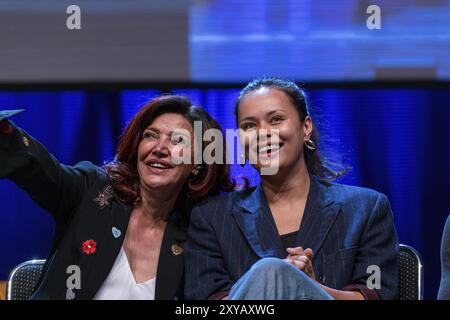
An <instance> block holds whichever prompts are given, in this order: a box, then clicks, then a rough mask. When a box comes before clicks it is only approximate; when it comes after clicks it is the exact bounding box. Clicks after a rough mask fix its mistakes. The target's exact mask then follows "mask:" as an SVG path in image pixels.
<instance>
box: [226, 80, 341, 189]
mask: <svg viewBox="0 0 450 320" xmlns="http://www.w3.org/2000/svg"><path fill="white" fill-rule="evenodd" d="M262 87H266V88H273V89H277V90H280V91H282V92H284V93H285V94H286V95H287V97H288V98H289V100H290V101H291V102H292V104H293V106H294V107H295V109H296V110H297V113H298V115H299V119H300V122H301V123H303V122H304V121H305V118H306V117H307V116H309V117H311V115H310V113H309V110H308V105H307V101H306V95H305V92H304V91H303V90H302V89H300V87H299V86H297V85H296V84H295V82H293V81H291V80H286V79H281V78H276V77H264V78H259V79H256V80H253V81H251V82H250V83H248V84H247V85H246V86H245V88H244V89H242V91H241V92H240V94H239V98H238V100H237V102H236V105H235V109H234V114H235V117H236V123H237V122H238V111H239V104H240V102H241V100H242V98H244V96H245V95H246V94H248V93H250V92H252V91H254V90H258V89H260V88H262ZM311 140H313V141H314V143H315V145H316V150H310V149H308V148H303V153H304V156H305V161H306V166H307V168H308V171H309V172H310V173H311V174H312V175H314V176H316V177H318V178H319V179H321V180H328V181H332V180H336V179H337V178H339V177H341V176H343V175H344V174H346V173H347V172H348V170H349V168H348V167H346V166H343V165H342V164H341V163H339V162H338V161H337V160H333V161H331V160H330V159H329V158H327V157H325V156H323V155H322V153H321V150H320V148H319V146H320V144H319V133H318V132H317V129H316V127H315V126H314V125H313V129H312V132H311ZM333 168H337V169H333Z"/></svg>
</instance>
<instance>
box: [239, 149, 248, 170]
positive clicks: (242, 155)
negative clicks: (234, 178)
mask: <svg viewBox="0 0 450 320" xmlns="http://www.w3.org/2000/svg"><path fill="white" fill-rule="evenodd" d="M246 160H247V159H245V153H244V152H242V154H241V162H240V163H239V164H240V165H241V167H244V166H245V161H246Z"/></svg>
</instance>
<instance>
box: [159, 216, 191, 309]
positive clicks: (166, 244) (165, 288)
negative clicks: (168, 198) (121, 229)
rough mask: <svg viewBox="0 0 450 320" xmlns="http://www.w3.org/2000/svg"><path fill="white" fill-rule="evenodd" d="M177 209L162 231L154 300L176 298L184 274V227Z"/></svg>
mask: <svg viewBox="0 0 450 320" xmlns="http://www.w3.org/2000/svg"><path fill="white" fill-rule="evenodd" d="M180 215H181V213H180V212H179V211H174V212H173V213H172V214H171V216H170V220H169V223H168V224H167V226H166V230H165V232H164V236H163V241H162V245H161V252H160V254H159V261H158V270H157V273H156V284H155V300H173V299H174V298H175V299H177V298H179V297H177V296H176V295H177V294H178V289H179V286H180V283H181V282H182V280H183V275H184V253H183V246H184V243H185V242H186V227H185V226H184V225H183V224H182V223H181V219H180V217H181V216H180Z"/></svg>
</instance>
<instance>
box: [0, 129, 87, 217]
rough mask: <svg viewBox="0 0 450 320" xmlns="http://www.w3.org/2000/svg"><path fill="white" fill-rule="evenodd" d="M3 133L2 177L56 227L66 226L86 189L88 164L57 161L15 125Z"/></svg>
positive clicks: (0, 150) (0, 135)
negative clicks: (25, 195) (67, 164)
mask: <svg viewBox="0 0 450 320" xmlns="http://www.w3.org/2000/svg"><path fill="white" fill-rule="evenodd" d="M9 124H10V125H11V126H12V130H11V131H10V132H8V133H4V132H3V133H0V178H6V179H9V180H11V181H13V182H15V183H16V185H17V186H18V187H20V188H22V189H23V190H25V191H26V192H27V193H28V195H29V196H30V197H31V198H32V200H33V201H34V202H36V203H37V204H38V205H39V206H41V207H42V208H44V209H46V210H47V211H49V212H50V213H51V214H52V216H53V217H54V219H55V221H56V223H57V225H62V224H65V223H66V222H67V221H68V219H70V217H71V215H72V214H73V213H74V212H75V211H76V209H77V207H78V205H79V204H80V202H81V198H82V195H83V192H84V190H85V189H86V188H87V184H88V180H89V179H88V175H89V171H91V172H92V171H93V170H90V169H89V167H92V168H93V167H95V166H94V165H93V164H90V165H89V163H88V162H81V163H80V164H78V165H77V166H75V167H71V166H66V165H64V164H61V163H59V162H58V160H57V159H56V158H55V157H54V156H53V155H51V154H50V153H49V152H48V151H47V149H46V148H45V147H44V146H43V145H42V144H41V143H39V142H38V141H37V140H35V139H34V138H33V137H31V136H30V135H29V134H28V133H26V132H25V131H24V130H22V129H21V128H19V127H17V126H16V125H15V124H14V123H12V122H9Z"/></svg>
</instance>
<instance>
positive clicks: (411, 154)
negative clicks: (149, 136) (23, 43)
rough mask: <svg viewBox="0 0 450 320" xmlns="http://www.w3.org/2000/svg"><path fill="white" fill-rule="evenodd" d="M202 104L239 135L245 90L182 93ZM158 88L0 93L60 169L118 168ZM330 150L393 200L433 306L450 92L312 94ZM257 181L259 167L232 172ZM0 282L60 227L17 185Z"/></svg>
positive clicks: (2, 213) (5, 214) (2, 196)
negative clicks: (122, 143)
mask: <svg viewBox="0 0 450 320" xmlns="http://www.w3.org/2000/svg"><path fill="white" fill-rule="evenodd" d="M174 92H175V93H178V94H184V95H187V96H189V97H190V98H191V99H192V100H193V101H194V103H196V104H199V105H202V106H204V107H205V108H206V109H207V110H208V111H209V112H210V113H211V114H212V115H213V116H214V117H215V118H217V119H218V120H219V121H220V123H221V124H222V126H223V127H224V128H234V126H235V123H234V116H233V107H234V102H235V99H236V96H237V93H238V89H176V90H174ZM158 94H160V91H159V90H122V91H37V92H27V91H15V92H0V109H4V108H10V109H15V108H25V109H26V110H27V111H26V112H25V113H23V114H21V115H18V116H17V117H16V118H15V119H14V121H15V122H16V123H17V124H18V125H20V126H21V127H23V128H24V129H25V130H26V131H28V132H29V133H30V134H31V135H33V136H34V137H36V138H37V139H39V140H40V141H41V142H43V144H44V145H45V146H47V148H48V150H49V151H50V152H51V153H53V154H54V155H55V156H56V157H57V158H58V159H59V160H60V161H61V162H64V163H66V164H74V163H76V162H78V161H81V160H90V161H92V162H94V163H96V164H102V163H103V162H104V161H108V160H111V159H112V158H113V156H114V146H115V144H116V142H117V138H118V136H119V134H120V132H121V130H122V129H123V128H124V126H125V125H126V123H127V121H128V120H129V119H130V118H131V117H132V116H133V114H134V113H135V112H136V111H137V110H138V109H139V107H140V106H141V105H142V104H143V103H144V102H145V101H147V100H148V99H150V98H152V97H155V96H156V95H158ZM309 100H310V105H311V111H312V114H313V116H314V119H315V121H316V123H317V124H319V129H320V130H321V133H322V134H321V136H322V140H323V142H324V143H325V146H328V147H332V150H334V151H335V152H337V154H340V155H342V156H343V158H342V160H344V162H346V163H347V164H349V165H350V166H351V167H352V170H351V171H350V173H349V174H348V175H347V176H346V177H345V178H343V179H341V182H343V183H349V184H354V185H360V186H365V187H369V188H374V189H376V190H378V191H380V192H383V193H385V194H386V195H387V196H388V197H389V199H390V201H391V205H392V208H393V211H394V215H395V223H396V227H397V231H398V234H399V237H400V241H401V242H402V243H406V244H409V245H412V246H414V247H415V248H417V249H418V250H419V251H420V253H421V254H422V257H423V260H424V265H425V288H426V292H425V293H426V298H429V299H434V298H435V297H436V294H437V288H438V285H439V278H440V260H439V247H440V239H441V234H442V229H443V226H444V222H445V219H446V217H447V215H448V214H449V213H450V165H449V164H450V148H449V146H450V90H449V89H447V90H444V89H437V88H436V89H432V88H429V89H419V88H367V89H361V88H358V89H356V88H355V89H342V88H340V89H336V88H321V89H314V90H311V91H310V92H309ZM233 173H234V174H241V173H245V174H246V175H247V176H248V177H250V179H251V181H252V182H253V183H257V177H256V175H255V173H254V171H253V169H252V168H250V167H248V166H246V167H244V168H240V167H239V166H234V168H233ZM0 203H1V207H0V279H6V278H7V276H8V273H9V271H10V270H11V268H12V267H13V266H15V265H17V264H18V263H20V262H22V261H24V260H29V259H32V258H43V257H45V256H46V252H47V250H48V248H49V243H50V239H51V237H52V232H53V222H52V219H51V218H50V216H49V215H47V214H46V212H45V211H44V210H42V209H40V208H39V207H38V206H37V205H35V204H34V203H33V202H32V201H31V200H30V199H29V198H28V197H27V195H26V194H25V193H24V192H23V191H21V190H19V189H18V188H17V187H16V186H15V185H14V184H13V183H12V182H10V181H6V180H0Z"/></svg>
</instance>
